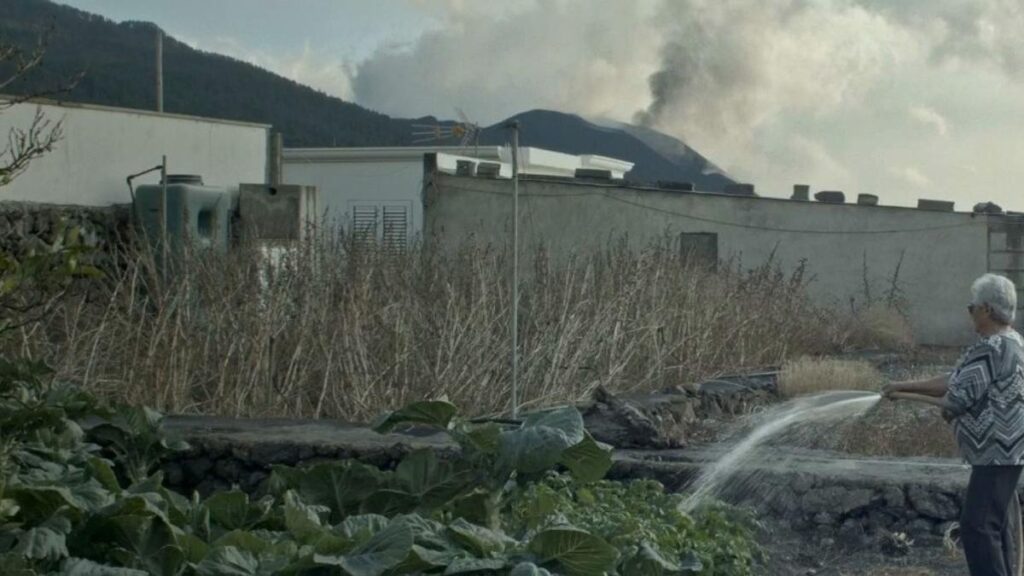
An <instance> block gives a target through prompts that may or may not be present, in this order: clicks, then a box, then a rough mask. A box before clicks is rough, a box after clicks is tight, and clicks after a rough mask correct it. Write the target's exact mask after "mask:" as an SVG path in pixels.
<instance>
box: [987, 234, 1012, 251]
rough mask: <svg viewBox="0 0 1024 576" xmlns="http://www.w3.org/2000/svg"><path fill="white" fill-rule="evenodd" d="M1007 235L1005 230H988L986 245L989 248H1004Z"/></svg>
mask: <svg viewBox="0 0 1024 576" xmlns="http://www.w3.org/2000/svg"><path fill="white" fill-rule="evenodd" d="M1007 238H1008V236H1007V234H1006V232H993V231H992V230H989V231H988V247H989V250H1005V249H1006V248H1007V243H1006V240H1007Z"/></svg>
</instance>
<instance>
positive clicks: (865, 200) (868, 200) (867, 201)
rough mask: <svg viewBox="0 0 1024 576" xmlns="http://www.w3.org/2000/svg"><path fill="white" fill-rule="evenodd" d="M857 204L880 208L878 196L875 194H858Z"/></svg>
mask: <svg viewBox="0 0 1024 576" xmlns="http://www.w3.org/2000/svg"><path fill="white" fill-rule="evenodd" d="M857 204H860V205H861V206H878V196H875V195H874V194H857Z"/></svg>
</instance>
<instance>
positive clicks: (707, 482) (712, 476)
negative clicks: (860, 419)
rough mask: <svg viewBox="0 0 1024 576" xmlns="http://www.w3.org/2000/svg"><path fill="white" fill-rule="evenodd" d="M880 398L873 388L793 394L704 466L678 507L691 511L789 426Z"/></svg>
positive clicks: (841, 414)
mask: <svg viewBox="0 0 1024 576" xmlns="http://www.w3.org/2000/svg"><path fill="white" fill-rule="evenodd" d="M880 398H881V396H880V395H879V394H877V393H874V392H859V391H838V392H826V393H823V394H815V395H813V396H804V397H801V398H796V399H795V400H791V401H789V402H786V403H784V404H781V405H779V406H777V407H775V408H773V409H771V410H768V411H766V412H764V413H762V414H761V415H759V417H758V419H757V421H758V422H760V424H758V425H757V426H755V427H754V429H753V430H751V431H750V433H749V434H747V435H746V436H744V437H743V438H742V439H740V440H739V441H738V442H737V443H736V444H734V445H733V446H732V447H731V449H729V451H728V452H726V454H725V455H724V456H722V457H721V458H719V459H718V460H717V461H715V462H714V463H713V464H711V465H709V466H707V467H706V468H704V470H703V471H702V472H701V474H700V476H698V477H697V479H696V481H694V483H693V484H692V486H691V492H690V495H689V496H688V497H687V498H686V500H684V501H683V502H682V503H681V504H680V506H679V507H680V509H681V510H682V511H684V512H692V511H693V510H694V509H695V508H697V507H698V506H699V505H700V504H701V503H702V502H704V500H706V499H707V498H709V497H711V496H714V495H715V494H716V493H717V492H718V491H719V490H720V489H721V488H722V486H723V485H724V484H725V483H726V482H728V481H729V479H730V477H731V476H732V475H733V474H734V473H735V472H736V471H737V470H738V469H740V468H742V467H744V466H745V465H746V464H747V463H749V461H750V460H751V459H752V458H753V457H754V456H755V455H756V452H757V449H758V448H759V447H761V446H762V445H763V444H764V443H765V442H766V441H768V440H770V439H771V438H773V437H776V436H778V435H779V434H781V433H782V432H785V431H786V430H787V429H789V428H791V427H792V426H794V425H798V424H803V423H808V422H824V421H839V420H843V419H847V418H852V417H856V416H860V415H862V414H864V413H865V412H867V411H868V410H870V409H871V407H873V406H875V405H876V404H877V403H878V400H879V399H880Z"/></svg>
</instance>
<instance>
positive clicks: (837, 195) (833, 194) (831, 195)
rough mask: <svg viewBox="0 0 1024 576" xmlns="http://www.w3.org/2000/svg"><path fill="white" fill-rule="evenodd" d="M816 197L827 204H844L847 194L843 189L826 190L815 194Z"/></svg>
mask: <svg viewBox="0 0 1024 576" xmlns="http://www.w3.org/2000/svg"><path fill="white" fill-rule="evenodd" d="M814 199H815V200H817V201H818V202H824V203H826V204H842V203H844V202H846V194H843V192H842V191H841V190H824V191H822V192H818V193H817V194H815V195H814Z"/></svg>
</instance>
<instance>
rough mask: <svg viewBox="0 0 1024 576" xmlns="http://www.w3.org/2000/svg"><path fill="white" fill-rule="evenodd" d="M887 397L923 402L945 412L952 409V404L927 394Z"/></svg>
mask: <svg viewBox="0 0 1024 576" xmlns="http://www.w3.org/2000/svg"><path fill="white" fill-rule="evenodd" d="M886 397H887V398H890V399H892V400H910V401H912V402H923V403H925V404H931V405H933V406H938V407H939V408H942V409H943V410H949V409H950V408H951V404H950V403H949V401H948V400H946V399H945V398H942V397H939V398H936V397H935V396H929V395H925V394H913V393H911V392H893V393H892V394H889V395H888V396H886Z"/></svg>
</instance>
